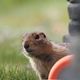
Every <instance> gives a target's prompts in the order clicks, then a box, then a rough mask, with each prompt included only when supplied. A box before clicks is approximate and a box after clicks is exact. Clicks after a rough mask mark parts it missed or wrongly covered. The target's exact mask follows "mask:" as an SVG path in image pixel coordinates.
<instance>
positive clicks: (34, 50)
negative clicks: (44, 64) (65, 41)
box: [23, 32, 51, 57]
mask: <svg viewBox="0 0 80 80" xmlns="http://www.w3.org/2000/svg"><path fill="white" fill-rule="evenodd" d="M23 47H24V49H25V51H26V52H28V55H30V56H34V57H35V56H39V55H41V54H43V53H45V52H46V53H47V52H49V47H51V45H50V41H48V39H47V37H46V35H45V34H44V33H43V32H32V33H26V34H25V36H24V38H23Z"/></svg>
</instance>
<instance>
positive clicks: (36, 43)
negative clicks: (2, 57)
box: [23, 32, 69, 80]
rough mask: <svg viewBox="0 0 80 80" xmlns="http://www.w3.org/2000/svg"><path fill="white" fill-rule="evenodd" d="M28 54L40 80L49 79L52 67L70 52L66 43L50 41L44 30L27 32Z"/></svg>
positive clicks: (25, 44) (24, 45) (25, 38)
mask: <svg viewBox="0 0 80 80" xmlns="http://www.w3.org/2000/svg"><path fill="white" fill-rule="evenodd" d="M23 47H24V49H25V51H26V52H27V53H24V55H26V56H27V57H28V58H29V60H30V62H31V65H32V67H33V69H34V70H35V71H36V72H37V74H38V75H39V78H40V80H47V79H48V75H49V72H50V69H51V68H52V66H53V65H54V64H55V62H56V61H58V60H59V59H60V58H62V57H64V56H66V55H68V54H69V50H68V48H66V46H65V44H61V45H59V44H55V43H53V42H51V41H49V40H48V39H47V37H46V35H45V34H44V33H43V32H32V33H26V34H25V36H24V38H23Z"/></svg>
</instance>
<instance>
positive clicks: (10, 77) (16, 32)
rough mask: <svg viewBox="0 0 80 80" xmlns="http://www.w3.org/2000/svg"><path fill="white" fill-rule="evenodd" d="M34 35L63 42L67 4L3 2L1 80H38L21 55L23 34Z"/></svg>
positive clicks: (0, 1)
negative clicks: (29, 33)
mask: <svg viewBox="0 0 80 80" xmlns="http://www.w3.org/2000/svg"><path fill="white" fill-rule="evenodd" d="M34 31H43V32H45V33H46V34H47V36H48V38H49V39H50V40H52V41H54V42H61V41H62V36H63V35H64V34H67V33H68V13H67V1H66V0H0V66H1V68H0V80H37V78H36V77H35V75H33V74H34V72H33V71H32V70H31V68H30V65H29V62H28V60H27V59H26V58H25V57H24V55H23V54H22V52H23V51H22V36H23V34H24V33H25V32H34ZM32 72H33V73H32Z"/></svg>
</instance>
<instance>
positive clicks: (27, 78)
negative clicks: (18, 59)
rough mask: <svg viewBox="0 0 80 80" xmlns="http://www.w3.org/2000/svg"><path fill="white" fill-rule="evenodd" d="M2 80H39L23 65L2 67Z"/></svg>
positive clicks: (0, 79) (0, 71)
mask: <svg viewBox="0 0 80 80" xmlns="http://www.w3.org/2000/svg"><path fill="white" fill-rule="evenodd" d="M0 80H38V77H36V75H35V74H34V72H33V71H32V70H31V69H28V68H26V66H21V65H2V66H0Z"/></svg>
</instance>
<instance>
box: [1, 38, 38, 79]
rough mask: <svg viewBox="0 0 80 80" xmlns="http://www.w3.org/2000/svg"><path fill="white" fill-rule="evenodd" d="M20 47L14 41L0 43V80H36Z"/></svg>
mask: <svg viewBox="0 0 80 80" xmlns="http://www.w3.org/2000/svg"><path fill="white" fill-rule="evenodd" d="M19 39H20V38H19ZM17 41H18V42H17ZM16 43H17V44H16ZM21 46H22V45H21V42H20V41H19V40H16V39H6V41H4V42H2V43H0V80H38V77H37V76H36V74H35V72H34V71H33V70H32V68H31V66H30V65H29V61H28V59H27V58H25V57H24V55H23V54H22V48H21Z"/></svg>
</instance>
